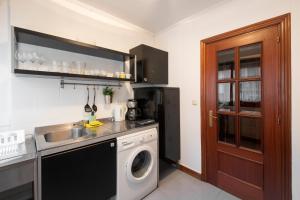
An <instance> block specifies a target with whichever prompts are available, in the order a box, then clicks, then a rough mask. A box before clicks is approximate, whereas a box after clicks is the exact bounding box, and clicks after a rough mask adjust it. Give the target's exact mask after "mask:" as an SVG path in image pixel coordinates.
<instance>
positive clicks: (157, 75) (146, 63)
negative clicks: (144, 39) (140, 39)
mask: <svg viewBox="0 0 300 200" xmlns="http://www.w3.org/2000/svg"><path fill="white" fill-rule="evenodd" d="M129 52H130V54H134V55H135V56H136V70H134V68H135V65H134V63H132V62H134V61H135V60H131V61H130V62H131V65H130V71H135V73H136V74H135V76H136V82H137V83H151V84H168V52H166V51H162V50H160V49H156V48H153V47H150V46H147V45H144V44H142V45H139V46H137V47H135V48H133V49H131V50H130V51H129Z"/></svg>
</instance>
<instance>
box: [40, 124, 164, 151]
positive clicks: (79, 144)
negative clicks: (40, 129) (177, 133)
mask: <svg viewBox="0 0 300 200" xmlns="http://www.w3.org/2000/svg"><path fill="white" fill-rule="evenodd" d="M151 128H159V125H158V123H154V124H149V125H145V126H142V127H137V128H133V129H130V130H128V131H123V132H118V133H114V134H110V135H107V136H102V137H97V138H91V139H87V140H83V141H79V142H76V143H71V144H66V145H63V146H58V147H52V148H48V149H38V151H37V157H40V156H47V155H51V154H55V153H59V152H62V151H67V150H70V149H74V148H79V147H82V146H86V145H91V144H95V143H98V142H102V141H106V140H110V139H114V138H118V137H121V136H124V135H128V134H132V133H136V132H139V131H144V130H148V129H151Z"/></svg>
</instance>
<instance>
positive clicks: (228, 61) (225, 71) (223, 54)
mask: <svg viewBox="0 0 300 200" xmlns="http://www.w3.org/2000/svg"><path fill="white" fill-rule="evenodd" d="M217 57H218V80H224V79H233V78H234V77H235V74H234V73H235V69H234V49H229V50H224V51H219V52H218V53H217Z"/></svg>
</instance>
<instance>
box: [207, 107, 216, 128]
mask: <svg viewBox="0 0 300 200" xmlns="http://www.w3.org/2000/svg"><path fill="white" fill-rule="evenodd" d="M214 119H218V117H217V116H214V115H213V111H212V110H210V111H209V112H208V124H209V127H213V126H214Z"/></svg>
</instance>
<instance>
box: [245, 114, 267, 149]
mask: <svg viewBox="0 0 300 200" xmlns="http://www.w3.org/2000/svg"><path fill="white" fill-rule="evenodd" d="M240 135H241V139H240V142H241V143H240V145H241V146H242V147H246V148H250V149H254V150H261V135H262V119H261V118H250V117H241V118H240Z"/></svg>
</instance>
